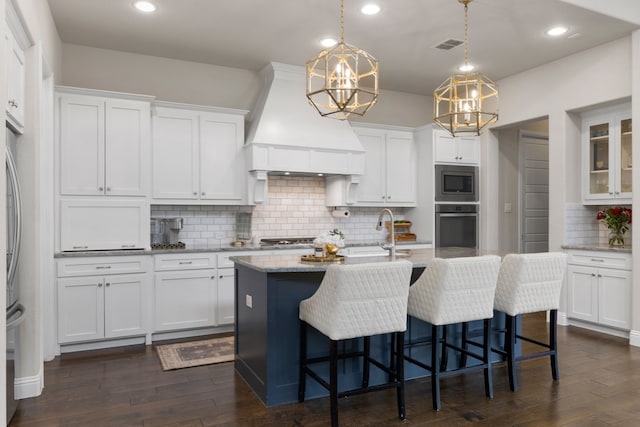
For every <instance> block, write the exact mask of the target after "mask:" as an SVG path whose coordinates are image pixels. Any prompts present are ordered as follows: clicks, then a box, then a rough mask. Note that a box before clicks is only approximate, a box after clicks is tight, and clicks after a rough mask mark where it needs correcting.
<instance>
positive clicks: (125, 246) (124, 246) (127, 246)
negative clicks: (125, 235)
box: [122, 245, 136, 248]
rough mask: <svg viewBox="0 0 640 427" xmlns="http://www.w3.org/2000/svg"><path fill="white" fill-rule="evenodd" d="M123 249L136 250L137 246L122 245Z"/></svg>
mask: <svg viewBox="0 0 640 427" xmlns="http://www.w3.org/2000/svg"><path fill="white" fill-rule="evenodd" d="M122 247H123V248H135V247H136V245H122Z"/></svg>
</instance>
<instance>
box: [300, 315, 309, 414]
mask: <svg viewBox="0 0 640 427" xmlns="http://www.w3.org/2000/svg"><path fill="white" fill-rule="evenodd" d="M306 366H307V322H304V321H300V373H299V375H298V402H304V394H305V387H306V378H307V375H306V373H305V367H306Z"/></svg>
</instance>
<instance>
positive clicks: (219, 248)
mask: <svg viewBox="0 0 640 427" xmlns="http://www.w3.org/2000/svg"><path fill="white" fill-rule="evenodd" d="M430 244H431V242H430V241H417V242H397V243H396V245H397V247H398V248H400V249H402V246H408V245H430ZM366 246H378V242H365V241H355V242H349V244H348V245H347V247H366ZM312 248H313V246H312V245H308V244H301V245H274V246H263V245H253V244H251V243H249V244H247V245H244V246H231V245H215V246H188V247H186V248H185V249H118V250H104V251H73V252H56V254H55V255H54V258H69V257H95V256H127V255H156V254H188V253H202V252H244V251H271V250H282V249H309V250H310V251H311V249H312Z"/></svg>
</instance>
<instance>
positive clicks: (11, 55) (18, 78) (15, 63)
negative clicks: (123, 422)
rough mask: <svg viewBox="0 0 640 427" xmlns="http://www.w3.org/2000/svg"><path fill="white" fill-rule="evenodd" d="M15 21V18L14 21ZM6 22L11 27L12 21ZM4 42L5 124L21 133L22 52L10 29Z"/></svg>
mask: <svg viewBox="0 0 640 427" xmlns="http://www.w3.org/2000/svg"><path fill="white" fill-rule="evenodd" d="M9 3H11V2H9ZM7 8H8V9H12V10H13V6H12V5H10V4H7ZM13 13H15V12H13ZM17 19H18V18H17V17H16V18H15V20H17ZM8 21H9V22H8V23H9V24H10V26H11V21H13V20H8ZM16 32H18V33H20V32H22V31H21V28H17V29H16ZM5 42H6V49H7V107H6V112H7V123H8V124H9V126H11V128H13V129H14V130H15V131H17V132H19V133H22V132H23V131H24V112H25V105H24V103H25V99H26V98H25V71H24V52H23V51H22V48H21V47H20V44H19V43H18V41H17V40H16V36H15V35H14V32H13V31H12V30H11V29H7V31H6V33H5Z"/></svg>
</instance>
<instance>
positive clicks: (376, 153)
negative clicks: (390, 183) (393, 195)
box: [356, 129, 386, 205]
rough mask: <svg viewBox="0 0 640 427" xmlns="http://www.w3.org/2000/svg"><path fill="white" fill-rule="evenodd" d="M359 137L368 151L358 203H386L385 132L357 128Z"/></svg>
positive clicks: (359, 188) (365, 156) (359, 185)
mask: <svg viewBox="0 0 640 427" xmlns="http://www.w3.org/2000/svg"><path fill="white" fill-rule="evenodd" d="M356 134H357V135H358V139H359V140H360V142H361V143H362V146H363V147H364V149H365V151H366V153H365V155H364V159H365V160H364V175H362V177H361V178H360V184H358V190H357V191H358V198H357V199H358V203H359V204H369V205H383V204H385V198H386V188H385V164H386V162H385V134H384V132H382V131H376V130H372V129H362V130H361V129H358V130H356Z"/></svg>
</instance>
